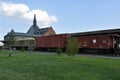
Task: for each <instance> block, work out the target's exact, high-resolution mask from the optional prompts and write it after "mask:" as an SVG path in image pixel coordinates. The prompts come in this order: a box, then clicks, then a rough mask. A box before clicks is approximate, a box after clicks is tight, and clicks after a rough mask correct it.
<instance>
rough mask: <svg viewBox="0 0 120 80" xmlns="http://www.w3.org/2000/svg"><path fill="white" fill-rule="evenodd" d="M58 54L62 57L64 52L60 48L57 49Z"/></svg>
mask: <svg viewBox="0 0 120 80" xmlns="http://www.w3.org/2000/svg"><path fill="white" fill-rule="evenodd" d="M56 53H57V54H58V55H60V54H61V53H62V50H61V48H60V47H58V48H57V50H56Z"/></svg>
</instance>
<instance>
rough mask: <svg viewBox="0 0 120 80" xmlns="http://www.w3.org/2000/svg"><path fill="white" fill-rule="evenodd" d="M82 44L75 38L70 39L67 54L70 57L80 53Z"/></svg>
mask: <svg viewBox="0 0 120 80" xmlns="http://www.w3.org/2000/svg"><path fill="white" fill-rule="evenodd" d="M80 46H81V43H79V42H78V41H77V40H76V39H74V38H69V39H68V43H67V46H66V54H67V55H69V56H74V55H75V54H77V53H78V51H79V48H80Z"/></svg>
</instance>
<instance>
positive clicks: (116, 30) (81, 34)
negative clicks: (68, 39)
mask: <svg viewBox="0 0 120 80" xmlns="http://www.w3.org/2000/svg"><path fill="white" fill-rule="evenodd" d="M99 34H120V29H109V30H99V31H90V32H79V33H73V34H72V35H73V36H85V35H99Z"/></svg>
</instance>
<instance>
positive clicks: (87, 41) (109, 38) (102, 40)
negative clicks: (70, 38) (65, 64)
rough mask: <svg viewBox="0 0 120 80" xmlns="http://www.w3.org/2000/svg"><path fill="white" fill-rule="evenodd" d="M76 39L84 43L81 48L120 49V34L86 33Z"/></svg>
mask: <svg viewBox="0 0 120 80" xmlns="http://www.w3.org/2000/svg"><path fill="white" fill-rule="evenodd" d="M76 39H77V40H78V41H79V42H81V43H82V45H81V49H97V50H113V49H117V50H119V49H120V41H119V35H117V34H104V35H85V36H77V37H76Z"/></svg>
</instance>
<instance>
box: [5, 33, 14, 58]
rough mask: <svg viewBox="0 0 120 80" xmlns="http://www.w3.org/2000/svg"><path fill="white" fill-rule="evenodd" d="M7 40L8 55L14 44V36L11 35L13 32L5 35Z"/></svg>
mask: <svg viewBox="0 0 120 80" xmlns="http://www.w3.org/2000/svg"><path fill="white" fill-rule="evenodd" d="M7 42H8V46H9V50H10V51H9V57H10V56H11V54H12V47H13V45H14V42H15V36H14V35H13V33H8V37H7Z"/></svg>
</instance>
